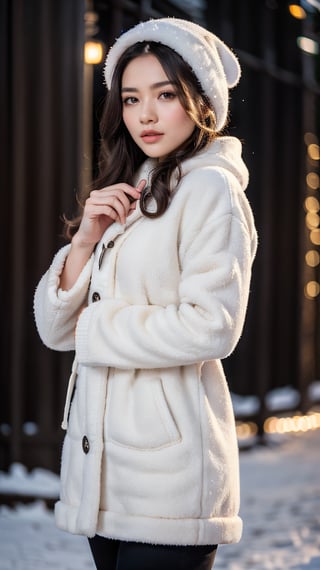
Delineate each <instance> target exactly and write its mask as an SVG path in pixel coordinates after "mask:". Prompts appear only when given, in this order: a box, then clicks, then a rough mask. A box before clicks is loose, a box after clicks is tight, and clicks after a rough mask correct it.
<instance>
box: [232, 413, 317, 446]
mask: <svg viewBox="0 0 320 570" xmlns="http://www.w3.org/2000/svg"><path fill="white" fill-rule="evenodd" d="M317 429H320V412H318V411H310V412H309V413H307V414H305V415H303V414H298V413H295V414H294V415H293V416H286V417H277V416H271V417H269V418H267V419H266V420H265V422H264V424H263V431H264V433H265V434H279V435H284V434H289V433H293V434H294V433H306V432H308V431H314V430H317ZM236 430H237V438H238V441H240V442H241V441H243V440H246V439H250V438H254V437H255V436H256V435H257V433H258V426H257V424H256V423H255V422H244V421H237V422H236Z"/></svg>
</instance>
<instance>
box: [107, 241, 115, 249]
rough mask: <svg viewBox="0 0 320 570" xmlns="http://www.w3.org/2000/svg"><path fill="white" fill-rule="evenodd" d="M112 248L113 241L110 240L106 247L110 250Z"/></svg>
mask: <svg viewBox="0 0 320 570" xmlns="http://www.w3.org/2000/svg"><path fill="white" fill-rule="evenodd" d="M113 246H114V241H113V240H111V241H109V243H107V247H109V248H111V247H113Z"/></svg>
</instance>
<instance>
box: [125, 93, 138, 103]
mask: <svg viewBox="0 0 320 570" xmlns="http://www.w3.org/2000/svg"><path fill="white" fill-rule="evenodd" d="M137 101H138V99H137V97H134V96H133V95H131V96H130V97H125V98H124V99H122V103H123V104H124V105H134V104H135V103H137Z"/></svg>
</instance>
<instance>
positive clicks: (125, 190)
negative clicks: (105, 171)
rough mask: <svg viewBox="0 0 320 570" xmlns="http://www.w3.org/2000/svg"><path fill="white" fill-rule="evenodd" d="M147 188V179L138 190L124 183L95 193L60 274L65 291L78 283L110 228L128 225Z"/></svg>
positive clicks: (91, 195)
mask: <svg viewBox="0 0 320 570" xmlns="http://www.w3.org/2000/svg"><path fill="white" fill-rule="evenodd" d="M145 185H146V180H140V182H139V184H138V186H137V187H136V188H135V187H134V186H130V184H124V183H123V184H114V185H113V186H108V187H107V188H103V189H102V190H94V191H93V192H91V194H90V196H89V198H88V199H87V200H86V204H85V207H84V210H83V216H82V220H81V223H80V226H79V229H78V231H77V232H76V233H75V235H74V236H73V238H72V241H71V249H70V251H69V255H68V257H67V259H66V261H65V265H64V268H63V270H62V273H61V275H60V288H61V289H63V290H65V291H68V290H69V289H71V287H72V286H73V285H74V284H75V282H76V280H77V278H78V277H79V275H80V273H81V271H82V269H83V267H84V265H85V264H86V262H87V261H88V259H89V257H90V256H91V254H92V252H93V250H94V248H95V245H96V244H97V243H98V241H100V239H101V238H102V236H103V234H104V232H105V231H106V229H107V228H108V227H109V226H111V224H113V222H119V223H120V224H124V223H125V222H126V219H127V217H128V216H129V215H130V213H131V212H132V211H133V210H134V209H135V208H136V202H137V200H139V198H140V195H141V192H142V190H143V189H144V187H145Z"/></svg>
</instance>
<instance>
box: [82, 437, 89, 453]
mask: <svg viewBox="0 0 320 570" xmlns="http://www.w3.org/2000/svg"><path fill="white" fill-rule="evenodd" d="M82 449H83V452H84V453H85V454H87V453H89V450H90V443H89V440H88V438H87V436H86V435H84V436H83V438H82Z"/></svg>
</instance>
